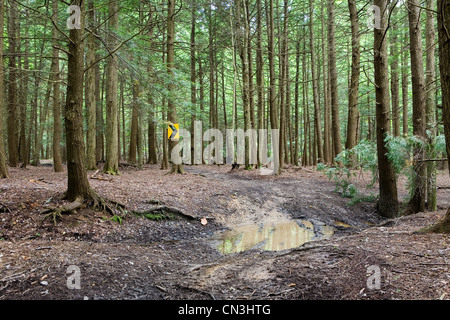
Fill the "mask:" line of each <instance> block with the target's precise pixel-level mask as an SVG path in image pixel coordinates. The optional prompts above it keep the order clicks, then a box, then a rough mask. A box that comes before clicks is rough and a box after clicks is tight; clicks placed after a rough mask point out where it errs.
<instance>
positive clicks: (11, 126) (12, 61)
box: [7, 1, 19, 167]
mask: <svg viewBox="0 0 450 320" xmlns="http://www.w3.org/2000/svg"><path fill="white" fill-rule="evenodd" d="M16 15H17V3H16V2H15V1H12V2H11V4H10V11H9V21H8V37H9V39H8V41H9V48H8V53H9V82H8V85H9V89H8V121H7V122H8V156H9V166H10V167H17V165H18V161H19V149H18V145H17V128H18V126H17V107H18V104H17V65H16V54H17V52H16V49H17V48H16V47H17V46H16V43H17V40H16V32H17V23H16Z"/></svg>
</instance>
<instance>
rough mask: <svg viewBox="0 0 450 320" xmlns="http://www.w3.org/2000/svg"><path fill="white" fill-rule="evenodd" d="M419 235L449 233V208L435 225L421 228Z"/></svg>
mask: <svg viewBox="0 0 450 320" xmlns="http://www.w3.org/2000/svg"><path fill="white" fill-rule="evenodd" d="M419 233H450V208H449V209H448V210H447V213H446V214H445V215H444V217H443V218H442V219H441V220H439V221H438V222H437V223H436V224H434V225H431V226H428V227H425V228H422V229H420V230H419Z"/></svg>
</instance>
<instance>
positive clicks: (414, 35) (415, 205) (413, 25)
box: [408, 0, 426, 213]
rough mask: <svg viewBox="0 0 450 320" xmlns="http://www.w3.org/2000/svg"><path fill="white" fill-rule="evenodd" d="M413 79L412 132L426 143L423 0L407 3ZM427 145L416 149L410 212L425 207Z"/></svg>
mask: <svg viewBox="0 0 450 320" xmlns="http://www.w3.org/2000/svg"><path fill="white" fill-rule="evenodd" d="M408 17H409V34H410V54H411V82H412V87H413V134H414V136H416V137H417V138H419V139H421V140H422V141H423V142H424V143H425V140H426V117H425V110H426V100H425V98H426V97H425V80H424V72H423V54H422V34H421V27H420V25H421V23H420V1H419V0H411V1H410V2H409V5H408ZM424 158H425V147H424V145H419V146H417V147H416V148H415V150H414V182H413V188H414V190H413V191H412V198H411V200H410V205H411V206H410V209H411V213H417V212H423V211H425V198H426V196H425V195H426V163H425V162H423V161H422V160H423V159H424Z"/></svg>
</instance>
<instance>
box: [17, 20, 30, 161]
mask: <svg viewBox="0 0 450 320" xmlns="http://www.w3.org/2000/svg"><path fill="white" fill-rule="evenodd" d="M25 37H28V29H26V30H25ZM24 46H25V50H24V57H23V66H21V59H19V70H21V71H20V73H21V78H22V79H23V80H22V81H20V93H19V105H20V135H19V160H20V161H22V168H26V166H27V164H28V154H27V138H26V137H27V136H26V127H27V102H28V81H29V58H28V55H29V42H28V41H25V44H24Z"/></svg>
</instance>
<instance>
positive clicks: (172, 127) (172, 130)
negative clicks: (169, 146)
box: [167, 123, 180, 141]
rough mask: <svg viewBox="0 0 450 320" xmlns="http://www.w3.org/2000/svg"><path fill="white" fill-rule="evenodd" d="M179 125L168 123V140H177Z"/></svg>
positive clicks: (178, 137)
mask: <svg viewBox="0 0 450 320" xmlns="http://www.w3.org/2000/svg"><path fill="white" fill-rule="evenodd" d="M179 129H180V125H179V124H178V123H170V124H169V126H168V128H167V136H168V137H169V139H170V140H175V141H176V140H179V139H180V132H179Z"/></svg>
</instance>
